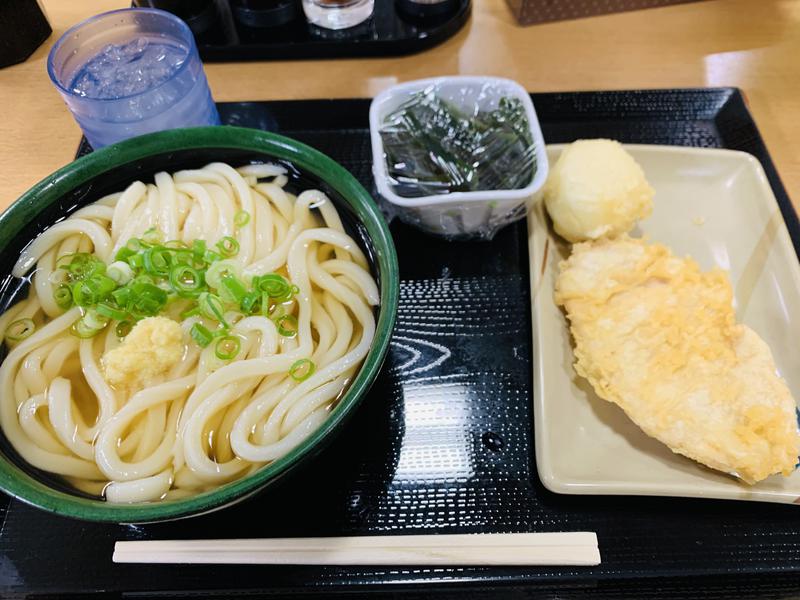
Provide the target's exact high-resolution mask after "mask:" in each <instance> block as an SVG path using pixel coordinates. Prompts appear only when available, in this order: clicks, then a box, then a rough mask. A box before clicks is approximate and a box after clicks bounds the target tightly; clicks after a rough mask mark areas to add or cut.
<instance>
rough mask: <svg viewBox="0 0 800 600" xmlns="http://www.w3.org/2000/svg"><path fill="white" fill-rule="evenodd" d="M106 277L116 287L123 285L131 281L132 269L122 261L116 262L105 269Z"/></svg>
mask: <svg viewBox="0 0 800 600" xmlns="http://www.w3.org/2000/svg"><path fill="white" fill-rule="evenodd" d="M106 275H107V276H108V277H110V278H111V279H113V280H114V283H116V284H117V285H125V284H126V283H128V282H129V281H130V280H131V279H133V269H131V267H130V265H129V264H128V263H126V262H125V261H123V260H117V261H115V262H113V263H111V264H110V265H108V268H107V269H106Z"/></svg>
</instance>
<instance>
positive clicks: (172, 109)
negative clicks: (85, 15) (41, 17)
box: [47, 8, 220, 148]
mask: <svg viewBox="0 0 800 600" xmlns="http://www.w3.org/2000/svg"><path fill="white" fill-rule="evenodd" d="M47 72H48V73H49V75H50V79H52V81H53V84H54V85H55V86H56V88H57V89H58V91H59V93H60V94H61V96H62V97H63V98H64V101H65V102H66V104H67V107H68V108H69V109H70V111H71V112H72V115H73V116H74V117H75V120H76V121H77V122H78V124H79V125H80V127H81V129H82V130H83V133H84V135H85V136H86V139H88V140H89V143H90V144H91V145H92V147H93V148H100V147H102V146H107V145H108V144H113V143H114V142H118V141H121V140H124V139H127V138H130V137H134V136H137V135H141V134H144V133H151V132H153V131H161V130H164V129H174V128H177V127H195V126H202V125H219V124H220V120H219V114H218V113H217V108H216V106H215V105H214V101H213V100H212V98H211V91H210V90H209V89H208V81H207V80H206V76H205V73H204V71H203V63H202V62H200V56H199V54H198V53H197V46H196V45H195V42H194V37H193V36H192V32H191V31H190V29H189V27H188V26H187V25H186V23H184V22H183V21H181V20H180V19H179V18H178V17H176V16H174V15H172V14H170V13H168V12H166V11H163V10H158V9H151V8H127V9H122V10H115V11H111V12H107V13H103V14H100V15H97V16H95V17H92V18H91V19H87V20H86V21H83V22H82V23H79V24H77V25H75V26H74V27H72V28H71V29H69V30H68V31H67V32H66V33H65V34H64V35H63V36H61V39H59V40H58V41H57V42H56V43H55V45H54V46H53V48H52V50H51V51H50V55H49V56H48V59H47Z"/></svg>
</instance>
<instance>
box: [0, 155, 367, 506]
mask: <svg viewBox="0 0 800 600" xmlns="http://www.w3.org/2000/svg"><path fill="white" fill-rule="evenodd" d="M220 161H224V162H225V163H227V164H229V165H232V166H234V167H237V168H238V167H242V166H244V165H248V164H256V163H271V164H275V165H280V166H281V167H283V168H284V169H285V171H286V172H285V176H286V178H287V181H286V184H285V186H284V188H283V189H284V190H285V191H287V192H289V193H290V194H300V193H301V192H303V191H305V190H312V189H316V190H320V191H321V192H322V193H323V194H325V195H326V196H327V197H328V198H330V200H331V202H332V203H333V205H334V206H335V208H336V210H337V211H338V215H339V217H340V218H341V223H342V226H343V230H344V233H346V234H347V235H348V236H350V237H351V238H352V239H353V240H354V241H355V242H356V244H357V245H358V247H359V249H360V250H361V251H362V252H363V255H364V257H365V258H366V262H365V266H366V268H367V269H368V272H369V274H370V275H371V277H372V278H373V279H374V280H375V283H376V285H377V288H378V289H380V285H381V281H380V275H381V273H380V272H379V270H378V268H377V264H378V260H377V255H376V248H375V246H374V245H373V243H372V240H371V239H370V236H369V235H368V233H367V230H366V228H365V226H364V225H363V224H362V223H361V221H360V220H359V219H358V217H357V216H356V214H355V212H354V211H353V209H352V208H351V206H350V205H349V203H348V202H346V201H345V200H344V199H343V198H342V197H341V196H340V195H339V194H338V193H337V192H336V191H335V190H334V189H333V188H332V187H331V186H329V185H328V184H326V183H325V182H324V181H322V180H321V179H319V178H317V177H315V176H313V175H310V174H308V173H304V172H301V171H300V170H299V169H297V168H295V167H294V166H293V165H292V164H291V163H288V162H286V161H280V160H275V159H273V158H271V157H270V156H265V155H258V154H255V153H253V152H248V151H239V150H232V149H229V148H225V149H223V148H220V149H215V148H201V149H192V150H183V151H177V152H171V153H169V154H161V155H154V156H149V157H145V158H144V159H140V160H138V161H137V162H136V163H133V164H127V165H123V166H121V167H118V168H116V169H114V170H111V171H108V172H106V173H103V174H102V175H100V176H97V177H95V178H94V179H92V180H91V181H89V182H87V183H86V184H84V185H82V186H80V187H78V188H76V189H74V190H73V191H72V192H70V193H68V194H64V195H63V196H61V197H60V198H59V199H58V200H57V201H56V202H54V203H53V204H51V205H50V206H49V207H47V208H45V209H44V210H43V211H41V212H40V213H39V214H38V216H37V218H36V219H34V220H32V221H31V222H29V223H28V224H27V225H26V226H25V227H23V228H22V230H21V232H20V234H19V235H17V236H15V238H14V239H13V241H12V242H11V243H10V244H9V246H8V247H7V248H6V250H5V252H2V253H1V254H0V273H4V274H6V276H5V278H4V279H3V281H2V284H0V308H2V311H3V312H5V311H6V310H7V309H8V308H9V307H12V306H14V305H15V304H16V303H17V302H19V301H20V300H22V299H24V298H25V297H26V295H28V294H29V293H30V292H31V278H32V276H33V274H34V272H35V271H33V270H32V271H30V272H29V273H28V274H27V275H26V276H25V277H22V278H18V277H13V276H12V275H11V274H10V272H11V271H12V269H13V267H14V264H15V262H16V261H17V259H18V258H19V257H20V255H21V254H23V253H24V252H25V249H26V247H29V246H30V244H31V241H32V240H33V239H34V238H36V237H37V236H38V235H39V234H40V233H42V232H44V231H45V230H46V229H48V228H49V227H51V226H52V225H55V224H57V223H60V222H62V221H63V220H64V219H65V218H66V217H67V216H69V215H72V214H74V213H75V212H76V211H78V210H80V209H82V208H83V207H85V206H87V205H90V204H92V203H94V202H95V201H97V200H98V199H100V198H103V197H104V196H106V195H107V194H111V193H114V192H121V191H123V190H125V189H126V187H127V186H128V184H130V183H131V182H132V181H134V180H140V181H142V182H144V183H151V182H153V178H154V175H155V174H156V173H158V172H160V171H165V170H166V171H168V172H169V173H175V172H178V171H182V170H186V169H198V168H200V167H202V166H203V165H206V164H208V163H213V162H220ZM309 208H310V209H312V211H313V212H314V213H315V214H318V213H319V212H320V207H319V206H315V205H314V203H313V202H312V203H311V205H310V206H309ZM317 218H318V217H317ZM211 241H213V240H209V242H211ZM331 256H332V255H331ZM273 271H274V272H275V273H276V274H280V275H281V276H286V275H287V270H286V267H285V265H282V266H281V268H279V269H274V270H271V271H270V272H273ZM351 287H353V286H352V285H351ZM371 312H372V315H373V318H374V319H375V320H377V318H378V315H379V314H380V307H378V306H374V307H372V308H371ZM49 321H52V319H50V320H49ZM358 332H359V328H358V327H356V328H355V334H357V333H358ZM311 336H312V338H313V339H314V341H315V342H318V341H319V337H320V334H319V332H318V331H316V330H314V331H312V333H311ZM20 343H21V342H20ZM189 344H190V342H188V341H186V340H184V347H183V349H182V352H183V357H182V359H181V360H185V359H186V356H187V352H188V351H189ZM351 346H352V344H351ZM5 355H6V346H5V344H4V345H3V360H5ZM234 360H236V359H234ZM361 360H363V358H362V359H361ZM359 365H360V361H359ZM359 369H360V366H356V367H354V369H350V373H349V374H347V375H346V377H344V378H343V385H341V386H340V387H339V388H338V391H336V392H335V394H334V395H333V397H332V399H331V400H330V401H328V402H327V404H326V405H325V410H326V411H328V412H330V411H331V410H333V409H334V408H335V406H336V405H337V403H338V402H339V400H340V398H341V397H342V395H343V394H345V393H346V391H347V389H348V387H349V385H350V381H351V379H352V378H353V377H354V376H355V375H356V374H357V373H358V370H359ZM74 383H75V382H74V381H73V387H74V391H75V392H76V393H78V392H80V393H85V389H83V390H81V388H80V387H75V386H74ZM111 387H112V389H113V387H114V386H111ZM185 401H186V400H184V402H185ZM92 404H93V403H88V405H87V406H85V407H82V408H81V410H80V412H81V413H82V415H83V418H84V419H85V420H87V421H90V419H91V418H92V417H93V415H92V410H94V412H95V413H96V412H97V407H96V406H92ZM184 408H185V406H184ZM176 410H178V409H176ZM182 410H183V409H179V411H178V412H179V413H182ZM178 418H179V419H180V418H181V417H180V416H179V417H178ZM315 423H316V421H315ZM312 425H313V423H312ZM220 427H221V421H219V420H218V422H217V423H216V424H214V425H211V426H210V427H209V426H207V427H205V428H204V429H203V430H202V435H203V436H206V437H207V438H209V439H210V440H211V441H210V442H209V444H210V446H211V447H212V448H213V446H214V438H215V436H217V435H218V431H219V428H220ZM123 438H124V436H123V437H121V438H120V439H119V440H117V445H118V446H120V445H121V444H122V443H124V440H123ZM300 441H302V438H300ZM92 443H93V442H92ZM298 443H299V441H298ZM0 448H1V449H2V452H3V454H4V455H5V456H6V457H7V458H8V459H9V460H10V461H12V462H13V463H14V464H16V465H17V466H18V467H20V468H21V469H22V470H24V471H25V472H27V473H29V474H30V475H32V476H33V477H34V478H35V479H37V480H39V481H41V482H42V483H44V484H45V485H47V486H49V487H51V488H55V489H60V490H62V491H66V492H68V493H70V494H73V495H77V496H82V497H85V498H93V499H98V498H101V497H102V494H103V493H104V492H105V490H104V488H105V487H106V486H107V485H108V483H107V482H106V483H103V481H102V480H100V479H98V480H97V485H95V486H92V485H86V484H85V483H84V484H81V485H78V486H77V487H76V486H74V485H71V483H70V481H69V478H65V477H61V476H59V475H54V474H53V473H51V472H48V471H47V470H43V469H40V468H36V467H34V466H32V465H31V464H30V463H29V462H28V461H26V460H25V459H24V458H23V457H22V456H20V454H19V452H18V451H17V450H16V449H15V448H14V445H13V444H12V443H11V442H10V440H9V439H8V438H7V436H6V434H5V433H3V435H2V436H0ZM291 449H292V447H289V449H288V450H287V451H286V452H288V451H289V450H291ZM229 454H230V453H229ZM226 458H228V459H230V456H228V457H226ZM276 458H279V457H276ZM210 459H211V460H212V461H216V460H217V458H216V457H215V456H213V453H212V456H210ZM221 462H222V461H221ZM270 462H272V460H270V459H267V460H265V461H263V462H262V463H261V464H262V465H263V464H269V463H270ZM259 468H261V466H259V464H258V463H255V462H254V465H253V466H252V467H250V468H248V469H244V470H242V471H241V472H239V475H237V476H236V477H233V478H231V477H221V478H219V481H218V482H216V483H214V482H211V483H210V484H209V485H200V486H195V487H194V488H192V487H191V486H189V489H188V490H187V493H181V494H175V495H174V499H175V500H180V499H181V498H182V497H186V496H191V495H193V494H203V493H210V492H213V491H214V490H215V489H217V488H218V487H219V486H224V485H227V484H228V483H230V482H231V481H235V480H237V479H239V478H241V477H248V476H249V475H250V474H251V473H252V472H255V471H256V470H258V469H259ZM170 477H171V478H172V479H171V483H170V487H169V490H170V491H172V490H173V489H177V488H174V487H173V485H174V484H173V483H172V482H174V480H175V474H172V475H171V476H170ZM179 487H180V486H179ZM121 498H122V499H121V500H118V501H121V502H153V501H158V500H160V499H164V498H166V499H167V501H170V500H172V499H173V498H172V497H171V496H170V495H169V494H168V493H165V494H162V495H161V496H160V497H159V498H144V499H136V497H135V494H134V496H133V498H134V499H133V500H129V499H126V498H127V497H126V496H125V495H122V496H121Z"/></svg>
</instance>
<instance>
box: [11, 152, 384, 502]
mask: <svg viewBox="0 0 800 600" xmlns="http://www.w3.org/2000/svg"><path fill="white" fill-rule="evenodd" d="M286 183H287V177H286V171H285V169H283V168H282V167H279V166H277V165H269V164H260V165H248V166H245V167H241V168H239V169H234V168H232V167H231V166H229V165H227V164H223V163H212V164H209V165H207V166H206V167H204V168H202V169H199V170H187V171H179V172H176V173H175V174H174V175H169V174H167V173H158V174H157V175H156V176H155V178H154V183H143V182H141V181H136V182H134V183H132V184H131V185H129V186H128V187H127V189H125V190H124V191H123V192H121V193H116V194H111V195H109V196H106V197H104V198H102V199H100V200H98V201H97V202H95V203H93V204H90V205H88V206H86V207H84V208H82V209H80V210H78V211H77V212H75V213H74V214H72V215H71V216H70V217H69V218H67V219H65V220H63V221H61V222H59V223H57V224H55V225H53V226H52V227H50V228H49V229H47V230H46V231H45V232H44V233H42V234H41V235H39V236H38V237H37V238H36V239H35V240H34V241H33V242H32V243H31V244H30V245H29V246H28V247H27V248H26V249H25V250H24V251H23V252H22V255H21V256H20V258H19V260H18V261H17V263H16V266H15V267H14V270H13V275H14V276H15V277H24V276H26V274H27V273H29V271H30V270H31V269H33V268H34V266H35V267H36V269H35V271H34V272H33V275H32V276H31V277H30V281H31V284H30V293H29V295H28V298H27V299H25V300H23V301H21V302H19V303H17V304H15V305H14V306H12V307H11V308H9V309H8V310H7V311H6V312H5V313H4V314H3V315H2V316H0V332H2V335H3V336H4V339H5V342H6V344H7V345H8V348H9V352H8V355H7V357H6V358H5V360H4V361H3V363H2V365H1V366H0V424H1V425H2V429H3V431H4V433H5V436H6V438H7V439H8V441H9V442H10V443H11V445H12V446H13V447H14V449H15V450H16V451H17V453H18V454H19V455H20V456H21V457H22V459H24V460H25V461H27V462H28V463H29V464H30V465H32V466H34V467H36V468H37V469H41V470H44V471H47V472H49V473H53V474H56V475H59V476H61V477H63V478H64V479H66V480H67V481H68V482H69V483H70V484H71V485H73V486H74V487H75V488H77V489H79V490H81V491H83V492H85V493H89V494H95V495H103V496H104V497H105V498H106V499H107V500H108V501H110V502H145V501H158V500H164V499H167V500H169V499H177V498H181V497H185V496H189V495H193V494H197V493H200V492H203V491H207V490H210V489H213V488H215V487H218V486H220V485H222V484H224V483H227V482H231V481H233V480H236V479H238V478H241V477H244V476H246V475H248V474H250V473H253V472H254V471H256V470H258V469H259V468H261V467H263V466H264V465H266V464H268V463H270V462H272V461H275V460H276V459H278V458H280V457H281V456H283V455H285V454H286V453H287V452H289V451H290V450H291V449H292V448H294V447H295V446H297V445H298V444H299V443H300V442H301V441H302V440H303V439H304V438H306V437H307V436H308V435H310V433H311V432H313V431H314V430H315V429H316V428H318V427H319V426H320V424H321V423H322V422H323V421H324V420H325V419H326V418H327V416H328V414H329V412H330V410H331V408H332V406H333V405H334V404H335V402H336V401H337V399H338V398H339V397H340V396H341V394H342V393H343V391H344V390H345V388H346V386H347V385H348V383H349V381H350V380H351V378H352V377H353V376H354V374H355V373H356V371H357V369H358V368H359V366H360V364H361V362H362V361H363V359H364V357H365V356H366V354H367V352H368V350H369V347H370V344H371V342H372V338H373V335H374V331H375V320H374V316H373V309H372V308H371V307H372V306H375V305H377V304H378V301H379V293H378V288H377V286H376V283H375V281H374V280H373V278H372V276H371V275H370V272H369V267H368V264H367V260H366V258H365V256H364V254H363V253H362V251H361V250H360V249H359V247H358V245H357V244H356V242H355V241H354V240H353V239H352V238H351V237H350V236H349V235H348V234H347V233H346V232H345V230H344V228H343V226H342V222H341V220H340V218H339V215H338V214H337V211H336V209H335V207H334V206H333V204H332V202H331V201H330V199H329V198H328V197H327V196H326V195H325V194H323V193H322V192H320V191H316V190H308V191H304V192H302V193H300V194H299V195H298V196H297V197H295V196H293V195H292V194H290V193H288V192H287V190H286V189H284V188H285V186H286ZM157 255H158V256H157ZM136 256H139V258H138V259H137V258H135V257H136ZM147 256H150V259H147ZM142 257H144V259H142ZM156 259H157V260H156ZM143 260H144V262H143ZM148 260H149V262H148ZM120 263H125V264H122V265H120ZM215 264H216V265H217V266H216V267H215V266H214V265H215ZM87 265H88V266H87ZM221 265H225V266H224V268H222V267H221ZM129 267H131V268H129ZM215 270H216V274H214V273H212V271H215ZM176 273H177V275H176ZM159 274H161V275H160V276H159ZM212 275H213V277H212ZM131 277H133V278H134V279H131ZM170 277H177V278H178V282H177V288H176V287H174V286H175V285H176V284H175V283H174V282H173V287H170V281H173V280H172V279H169V278H170ZM214 278H216V279H214ZM212 279H214V281H215V285H212ZM220 279H222V280H224V281H222V282H221V281H220ZM109 280H111V281H112V282H113V283H111V284H109V283H108V281H109ZM126 282H127V283H126ZM137 282H138V283H137ZM106 284H108V285H107V287H104V286H106ZM136 285H138V286H139V287H138V288H137V287H136ZM112 287H113V290H112V289H111V288H112ZM123 287H125V289H128V288H130V289H132V290H133V292H130V290H129V292H130V293H129V292H125V291H124V290H123V291H120V290H122V288H123ZM78 288H80V289H78ZM215 288H216V289H215ZM158 290H163V293H162V292H159V291H158ZM176 290H178V291H179V292H181V293H176ZM183 292H185V293H183ZM87 298H88V300H87ZM103 298H106V299H107V300H103ZM164 298H166V300H164ZM126 302H127V304H126ZM159 303H160V306H159V307H158V310H157V311H156V312H155V313H154V312H153V311H154V307H155V306H157V305H159ZM101 305H102V306H101ZM115 311H116V312H115ZM122 313H126V314H125V316H124V317H123V315H122ZM115 317H116V318H115ZM164 319H169V322H165V321H164ZM164 326H166V327H164ZM131 327H132V329H131ZM178 328H179V329H178ZM161 329H164V331H162V330H161ZM174 331H178V332H179V333H178V334H177V336H178V337H177V339H178V341H179V345H178V346H177V348H178V353H177V354H174V353H173V354H174V355H171V354H170V353H169V352H168V351H167V350H166V344H168V342H169V339H170V335H171V334H170V332H174ZM137 332H138V333H137ZM165 332H166V333H165ZM126 336H127V337H129V338H130V339H129V340H128V339H126ZM173 337H174V336H173ZM134 338H136V339H137V340H139V341H142V340H143V341H144V342H146V343H149V344H151V346H150V347H144V348H143V347H138V346H134V341H133V340H134ZM162 342H163V343H164V344H165V346H164V347H161V346H159V344H160V343H162ZM137 343H138V342H137ZM175 358H177V360H174V359H175ZM112 359H113V361H112ZM112 362H113V368H114V369H115V373H116V375H115V377H112V376H111V373H112ZM126 376H130V381H127V380H125V377H126Z"/></svg>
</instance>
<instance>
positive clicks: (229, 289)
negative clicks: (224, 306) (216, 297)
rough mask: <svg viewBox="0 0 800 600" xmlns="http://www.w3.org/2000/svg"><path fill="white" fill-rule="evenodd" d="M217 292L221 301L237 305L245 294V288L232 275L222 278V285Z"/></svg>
mask: <svg viewBox="0 0 800 600" xmlns="http://www.w3.org/2000/svg"><path fill="white" fill-rule="evenodd" d="M219 291H220V296H222V297H223V299H225V300H229V301H231V302H236V303H237V304H238V303H240V302H241V301H242V299H243V298H244V297H245V295H246V294H247V287H246V286H245V285H244V284H243V283H242V282H241V281H240V280H239V279H238V278H236V277H234V276H233V275H226V276H225V277H223V278H222V285H221V286H220V288H219Z"/></svg>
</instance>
